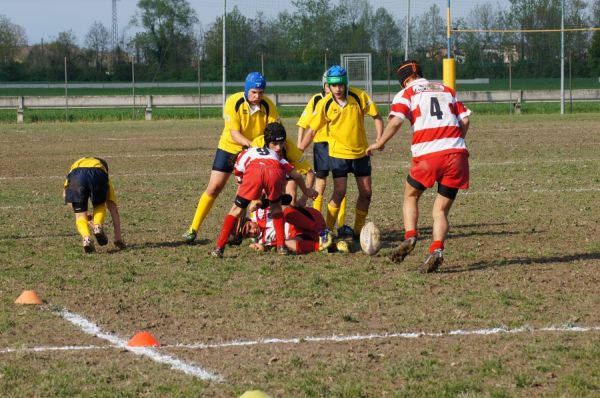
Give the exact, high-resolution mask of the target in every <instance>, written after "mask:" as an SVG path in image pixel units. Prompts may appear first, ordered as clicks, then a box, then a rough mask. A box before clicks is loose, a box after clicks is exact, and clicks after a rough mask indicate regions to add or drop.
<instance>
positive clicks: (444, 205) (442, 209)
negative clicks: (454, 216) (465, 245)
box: [420, 184, 458, 273]
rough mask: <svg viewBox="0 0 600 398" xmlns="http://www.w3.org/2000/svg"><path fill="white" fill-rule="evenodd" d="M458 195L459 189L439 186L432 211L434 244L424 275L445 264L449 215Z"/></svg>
mask: <svg viewBox="0 0 600 398" xmlns="http://www.w3.org/2000/svg"><path fill="white" fill-rule="evenodd" d="M457 193H458V188H449V187H447V186H444V185H442V184H438V194H437V195H436V198H435V201H434V202H433V209H432V211H431V215H432V217H433V225H432V233H431V235H432V242H431V245H430V246H429V254H428V255H427V257H426V258H425V261H424V262H423V265H422V266H421V268H420V270H421V272H423V273H428V272H434V271H435V270H437V269H438V268H439V267H440V266H441V265H442V263H443V262H444V241H445V240H446V236H448V230H449V229H450V222H449V221H448V214H449V213H450V209H451V208H452V204H453V203H454V199H455V198H456V195H457Z"/></svg>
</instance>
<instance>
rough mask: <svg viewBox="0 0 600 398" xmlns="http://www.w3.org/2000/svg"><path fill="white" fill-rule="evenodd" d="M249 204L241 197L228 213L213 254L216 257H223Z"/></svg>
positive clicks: (236, 199)
mask: <svg viewBox="0 0 600 398" xmlns="http://www.w3.org/2000/svg"><path fill="white" fill-rule="evenodd" d="M249 203H250V201H249V200H247V199H244V198H242V197H240V196H239V195H238V196H237V197H236V198H235V204H234V205H233V206H232V207H231V210H229V213H227V215H226V216H225V219H224V220H223V225H222V226H221V232H220V233H219V238H218V239H217V246H216V247H215V249H214V250H213V251H212V253H211V254H212V255H213V256H214V257H223V252H224V251H225V245H226V244H227V240H229V235H230V234H231V231H233V228H234V227H235V224H236V222H237V220H238V219H239V218H240V217H241V216H242V215H243V214H244V210H245V209H246V207H248V204H249Z"/></svg>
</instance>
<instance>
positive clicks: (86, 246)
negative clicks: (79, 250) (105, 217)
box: [83, 236, 96, 253]
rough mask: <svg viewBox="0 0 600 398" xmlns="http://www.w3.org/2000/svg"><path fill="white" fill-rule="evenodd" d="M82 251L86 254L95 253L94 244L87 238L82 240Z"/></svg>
mask: <svg viewBox="0 0 600 398" xmlns="http://www.w3.org/2000/svg"><path fill="white" fill-rule="evenodd" d="M83 251H84V252H86V253H93V252H95V251H96V248H95V247H94V242H93V241H92V238H91V237H89V236H86V237H84V238H83Z"/></svg>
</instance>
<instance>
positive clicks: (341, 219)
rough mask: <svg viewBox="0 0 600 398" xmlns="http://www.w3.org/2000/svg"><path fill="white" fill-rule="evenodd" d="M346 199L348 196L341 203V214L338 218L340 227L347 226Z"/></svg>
mask: <svg viewBox="0 0 600 398" xmlns="http://www.w3.org/2000/svg"><path fill="white" fill-rule="evenodd" d="M346 198H347V196H344V199H342V203H340V212H339V213H338V216H337V226H338V227H342V226H344V225H346Z"/></svg>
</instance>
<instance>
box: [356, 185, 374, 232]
mask: <svg viewBox="0 0 600 398" xmlns="http://www.w3.org/2000/svg"><path fill="white" fill-rule="evenodd" d="M356 186H357V187H358V199H357V201H356V210H355V211H356V214H355V216H354V236H355V237H358V235H360V231H361V230H362V227H364V226H365V223H366V220H367V215H368V214H369V206H370V205H371V196H372V195H373V191H372V188H371V176H370V175H368V176H361V177H356Z"/></svg>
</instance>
